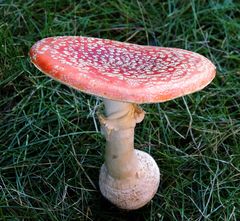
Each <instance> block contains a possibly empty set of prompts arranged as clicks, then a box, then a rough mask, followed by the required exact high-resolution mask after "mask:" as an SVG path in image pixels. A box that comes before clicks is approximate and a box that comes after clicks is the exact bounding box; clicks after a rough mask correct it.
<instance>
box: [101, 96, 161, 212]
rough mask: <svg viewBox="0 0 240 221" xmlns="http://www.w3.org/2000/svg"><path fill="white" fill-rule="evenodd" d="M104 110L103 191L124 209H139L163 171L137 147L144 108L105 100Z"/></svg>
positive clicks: (154, 188)
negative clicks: (137, 132) (137, 125)
mask: <svg viewBox="0 0 240 221" xmlns="http://www.w3.org/2000/svg"><path fill="white" fill-rule="evenodd" d="M103 103H104V106H105V114H104V115H101V114H99V116H98V117H99V120H100V123H101V129H102V132H103V134H104V135H105V137H106V141H107V144H106V151H105V163H104V164H103V165H102V167H101V171H100V176H99V187H100V190H101V192H102V194H103V195H104V196H105V197H106V198H107V199H108V200H109V201H111V202H112V203H114V204H115V205H117V206H118V207H120V208H123V209H137V208H140V207H142V206H144V205H145V204H146V203H148V202H149V201H150V200H151V199H152V197H153V196H154V194H155V193H156V191H157V188H158V184H159V180H160V173H159V169H158V166H157V164H156V162H155V161H154V159H153V158H152V157H151V156H150V155H149V154H147V153H145V152H143V151H139V150H135V149H134V128H135V126H136V123H139V122H141V121H142V120H143V118H144V114H145V112H144V111H143V110H142V109H141V108H140V107H138V106H137V105H136V104H131V103H126V102H119V101H112V100H107V99H104V100H103Z"/></svg>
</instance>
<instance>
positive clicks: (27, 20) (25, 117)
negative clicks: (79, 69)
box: [0, 0, 240, 221]
mask: <svg viewBox="0 0 240 221" xmlns="http://www.w3.org/2000/svg"><path fill="white" fill-rule="evenodd" d="M160 2H161V3H160ZM0 15H1V16H0V220H3V221H8V220H11V221H12V220H13V221H15V220H42V221H46V220H53V221H56V220H64V221H65V220H108V221H110V220H119V221H120V220H122V221H123V220H132V221H133V220H149V221H150V220H151V221H154V220H171V221H172V220H176V221H179V220H184V221H186V220H199V221H200V220H207V221H210V220H213V221H217V220H219V221H220V220H222V221H223V220H229V221H232V220H233V221H234V220H236V221H237V220H240V2H239V1H231V0H224V1H223V0H222V1H220V0H219V1H217V0H216V1H214V0H210V1H205V0H203V1H200V0H196V1H194V0H192V1H181V0H168V1H159V0H145V1H140V0H139V1H137V0H128V1H124V0H116V1H110V0H109V1H97V0H86V1H83V0H82V1H73V0H68V1H65V0H64V1H63V0H62V1H60V0H54V1H51V0H42V1H39V0H36V1H32V0H25V1H24V0H14V1H13V0H0ZM60 35H83V36H92V37H100V38H108V39H113V40H119V41H125V42H131V43H137V44H143V45H156V46H164V47H177V48H183V49H187V50H191V51H195V52H198V53H200V54H202V55H204V56H206V57H207V58H209V59H210V60H211V61H212V62H213V63H214V64H215V65H216V68H217V76H216V78H215V79H214V81H213V82H212V83H211V84H210V85H209V86H208V87H206V88H205V89H204V90H202V91H200V92H197V93H194V94H191V95H188V96H185V97H183V98H177V99H175V100H172V101H169V102H165V103H160V104H144V105H142V107H143V108H144V110H145V111H146V117H145V119H144V121H143V122H142V123H140V124H138V125H137V127H136V135H135V146H136V148H138V149H141V150H143V151H146V152H148V153H150V154H151V155H152V156H153V157H154V159H155V160H156V162H157V164H158V166H159V167H160V170H161V183H160V186H159V189H158V192H157V194H156V195H155V197H154V198H153V199H152V200H151V202H150V203H149V204H148V205H146V206H144V207H143V208H141V209H139V210H136V211H131V212H127V211H123V210H119V209H117V208H116V207H115V206H113V205H112V204H110V203H109V202H107V201H106V200H105V199H104V198H103V197H102V196H101V194H100V192H99V187H98V176H99V169H100V167H101V165H102V163H103V161H104V158H103V153H104V145H105V139H104V137H103V136H102V135H101V133H100V125H99V123H98V120H97V117H96V111H97V110H98V107H99V105H100V104H101V100H100V99H98V98H96V97H94V96H90V95H86V94H84V93H81V92H79V91H76V90H74V89H71V88H69V87H67V86H64V85H62V84H60V83H58V82H56V81H54V80H51V79H50V78H48V77H47V76H45V75H44V74H42V73H41V72H40V71H39V70H37V69H36V68H35V67H34V66H33V65H32V64H31V63H30V60H29V56H28V52H29V49H30V47H31V46H32V45H33V44H34V43H35V42H36V41H38V40H40V39H42V38H44V37H48V36H60Z"/></svg>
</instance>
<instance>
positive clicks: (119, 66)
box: [30, 36, 216, 103]
mask: <svg viewBox="0 0 240 221" xmlns="http://www.w3.org/2000/svg"><path fill="white" fill-rule="evenodd" d="M30 57H31V60H32V62H33V63H34V64H35V66H36V67H37V68H38V69H40V70H41V71H42V72H44V73H45V74H47V75H48V76H50V77H52V78H54V79H56V80H58V81H60V82H62V83H63V84H66V85H68V86H70V87H73V88H75V89H78V90H80V91H84V92H86V93H89V94H94V95H97V96H100V97H104V98H108V99H111V100H118V101H125V102H133V103H156V102H163V101H167V100H171V99H174V98H177V97H180V96H183V95H186V94H189V93H192V92H195V91H198V90H201V89H202V88H203V87H205V86H206V85H208V84H209V83H210V82H211V81H212V79H213V78H214V76H215V72H216V71H215V66H214V65H213V64H212V63H211V62H210V61H209V60H208V59H207V58H205V57H203V56H202V55H199V54H197V53H194V52H190V51H186V50H182V49H178V48H163V47H153V46H141V45H136V44H129V43H123V42H118V41H112V40H107V39H98V38H90V37H81V36H80V37H77V36H63V37H50V38H45V39H43V40H41V41H39V42H37V43H36V44H35V45H33V47H32V48H31V50H30Z"/></svg>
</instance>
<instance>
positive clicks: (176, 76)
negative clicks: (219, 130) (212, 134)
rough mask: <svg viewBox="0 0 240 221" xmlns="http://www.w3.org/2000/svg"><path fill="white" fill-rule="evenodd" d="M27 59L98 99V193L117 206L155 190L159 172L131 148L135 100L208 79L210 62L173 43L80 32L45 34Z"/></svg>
mask: <svg viewBox="0 0 240 221" xmlns="http://www.w3.org/2000/svg"><path fill="white" fill-rule="evenodd" d="M30 57H31V61H32V62H33V64H34V65H35V66H36V67H37V68H38V69H39V70H40V71H42V72H43V73H45V74H46V75H48V76H50V77H51V78H53V79H55V80H57V81H60V82H61V83H63V84H66V85H68V86H70V87H72V88H75V89H77V90H80V91H83V92H85V93H88V94H92V95H96V96H99V97H101V98H102V99H103V103H104V106H105V110H104V113H100V112H99V114H98V118H99V120H100V123H101V129H102V132H103V134H104V135H105V138H106V151H105V163H104V164H103V165H102V167H101V171H100V177H99V186H100V190H101V192H102V194H103V195H104V196H105V197H106V198H107V199H108V200H109V201H111V202H112V203H113V204H115V205H117V206H118V207H120V208H123V209H128V210H130V209H138V208H140V207H142V206H144V205H145V204H147V203H148V202H149V201H150V200H151V199H152V197H153V196H154V195H155V193H156V191H157V189H158V185H159V181H160V172H159V169H158V166H157V164H156V162H155V161H154V160H153V158H152V157H151V156H150V155H149V154H147V153H145V152H143V151H140V150H136V149H134V128H135V126H136V124H137V123H139V122H141V121H142V120H143V118H144V113H145V112H144V111H143V110H142V109H141V108H140V107H139V106H138V105H137V104H143V103H157V102H164V101H168V100H172V99H174V98H177V97H180V96H184V95H186V94H189V93H193V92H195V91H199V90H201V89H202V88H204V87H205V86H206V85H208V84H209V83H210V82H211V81H212V80H213V78H214V76H215V66H214V65H213V64H212V63H211V62H210V61H209V60H208V59H207V58H205V57H203V56H201V55H199V54H197V53H194V52H190V51H187V50H183V49H178V48H164V47H153V46H142V45H136V44H130V43H123V42H118V41H112V40H108V39H99V38H91V37H81V36H61V37H49V38H45V39H43V40H41V41H39V42H37V43H36V44H34V45H33V46H32V48H31V50H30Z"/></svg>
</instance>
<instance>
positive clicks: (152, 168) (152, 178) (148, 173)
mask: <svg viewBox="0 0 240 221" xmlns="http://www.w3.org/2000/svg"><path fill="white" fill-rule="evenodd" d="M135 153H136V155H137V158H138V161H139V170H138V171H137V172H136V174H135V176H134V177H128V178H126V179H114V178H113V177H111V176H110V175H109V174H108V171H107V168H106V166H105V164H103V165H102V167H101V171H100V177H99V186H100V190H101V192H102V194H103V196H104V197H105V198H107V199H108V200H109V201H110V202H112V203H113V204H115V205H116V206H117V207H119V208H122V209H127V210H134V209H138V208H140V207H142V206H144V205H145V204H147V203H148V202H149V201H150V200H151V199H152V198H153V196H154V195H155V193H156V192H157V189H158V185H159V182H160V171H159V168H158V166H157V164H156V162H155V161H154V159H153V158H152V157H151V156H150V155H149V154H147V153H145V152H143V151H140V150H135Z"/></svg>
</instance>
